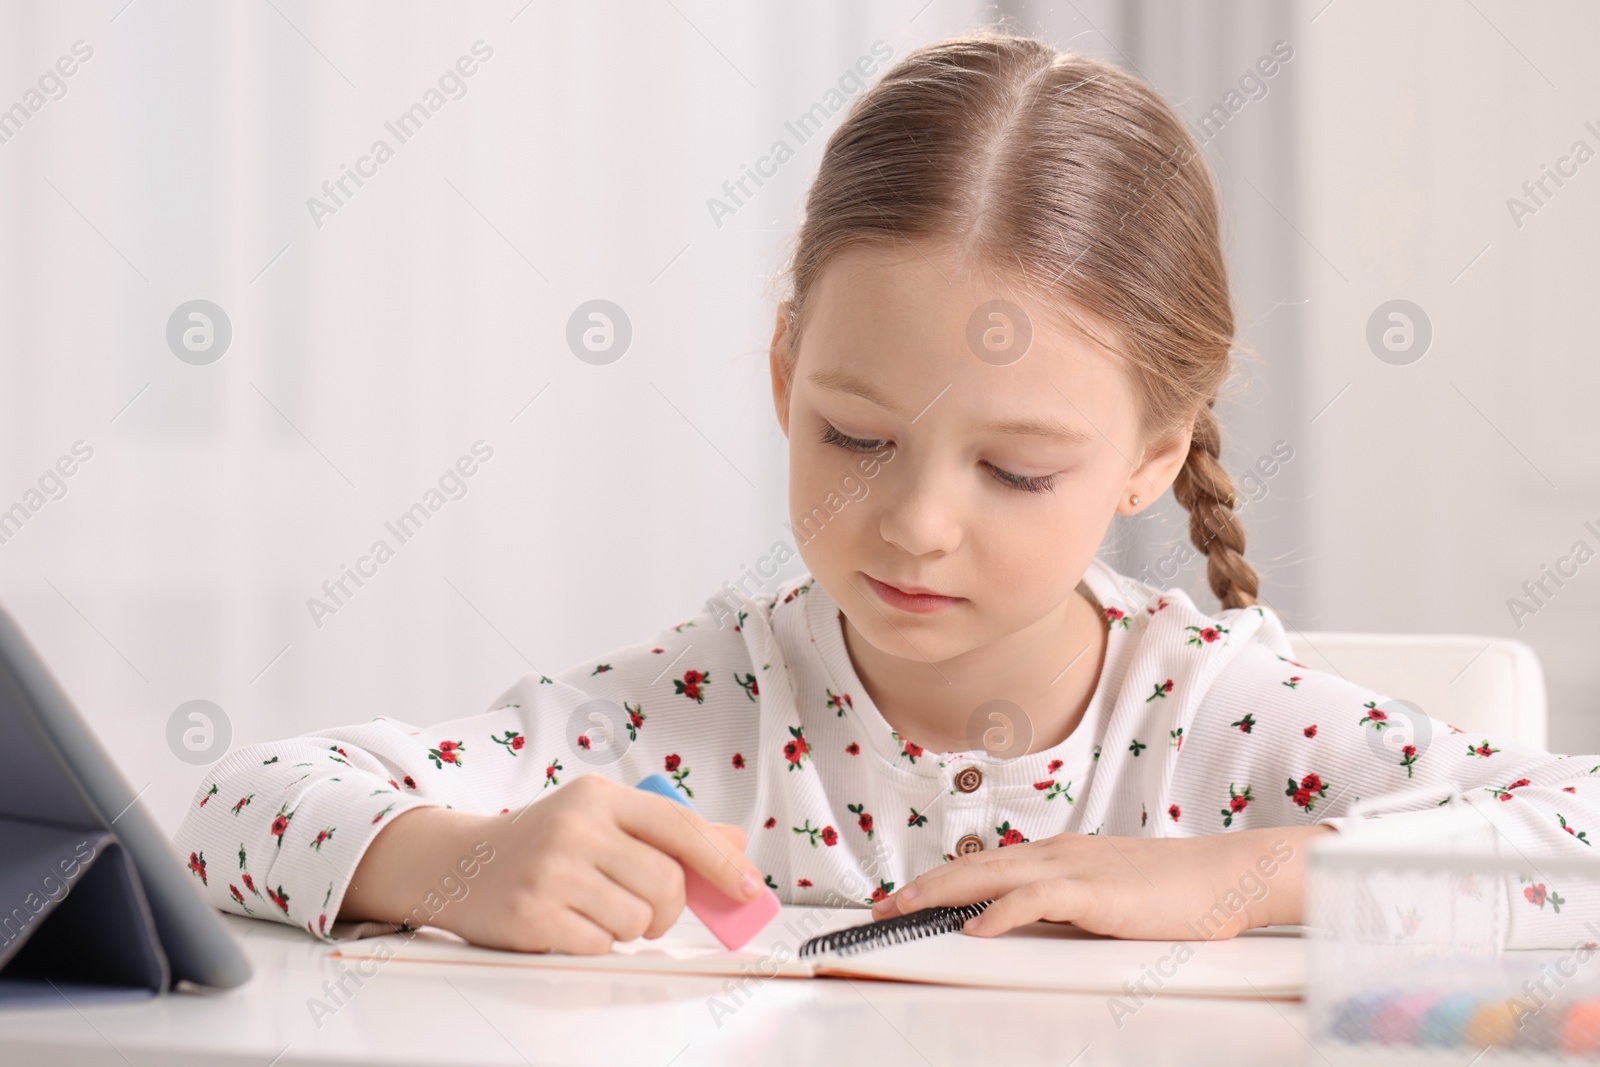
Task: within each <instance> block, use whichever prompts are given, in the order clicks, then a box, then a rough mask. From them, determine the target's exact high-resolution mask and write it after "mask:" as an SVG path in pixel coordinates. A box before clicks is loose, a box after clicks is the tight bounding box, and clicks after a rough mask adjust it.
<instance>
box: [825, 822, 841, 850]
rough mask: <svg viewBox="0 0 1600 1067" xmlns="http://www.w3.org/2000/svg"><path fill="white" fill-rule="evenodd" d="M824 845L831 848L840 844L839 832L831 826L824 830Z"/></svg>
mask: <svg viewBox="0 0 1600 1067" xmlns="http://www.w3.org/2000/svg"><path fill="white" fill-rule="evenodd" d="M822 843H823V844H824V845H830V846H831V845H837V844H838V843H839V831H837V830H835V829H834V828H833V827H831V826H824V827H823V828H822Z"/></svg>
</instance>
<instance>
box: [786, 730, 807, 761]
mask: <svg viewBox="0 0 1600 1067" xmlns="http://www.w3.org/2000/svg"><path fill="white" fill-rule="evenodd" d="M789 736H790V737H791V738H792V740H789V741H785V742H784V744H783V758H784V759H786V760H788V761H789V767H788V769H789V770H791V771H803V770H805V767H804V765H803V764H802V761H803V760H805V759H806V758H807V757H808V756H809V755H810V753H811V746H810V745H808V744H806V737H805V733H804V732H803V731H802V729H801V728H800V727H798V726H791V727H789Z"/></svg>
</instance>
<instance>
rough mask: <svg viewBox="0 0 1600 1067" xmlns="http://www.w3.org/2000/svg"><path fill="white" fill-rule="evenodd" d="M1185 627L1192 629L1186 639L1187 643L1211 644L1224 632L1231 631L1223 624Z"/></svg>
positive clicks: (1185, 642)
mask: <svg viewBox="0 0 1600 1067" xmlns="http://www.w3.org/2000/svg"><path fill="white" fill-rule="evenodd" d="M1184 629H1185V630H1188V631H1190V634H1189V636H1188V638H1187V639H1186V640H1185V641H1184V644H1186V645H1209V644H1211V643H1213V642H1214V641H1216V640H1217V639H1218V638H1219V637H1221V636H1222V635H1223V634H1225V633H1228V632H1230V631H1229V630H1227V629H1226V628H1225V627H1222V626H1185V627H1184Z"/></svg>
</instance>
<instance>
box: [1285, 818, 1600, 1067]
mask: <svg viewBox="0 0 1600 1067" xmlns="http://www.w3.org/2000/svg"><path fill="white" fill-rule="evenodd" d="M1424 795H1425V794H1424ZM1438 795H1439V794H1437V793H1435V794H1434V796H1438ZM1397 796H1398V795H1397ZM1395 799H1396V796H1391V797H1388V798H1376V799H1375V800H1373V801H1369V802H1368V803H1367V804H1364V805H1358V806H1357V809H1356V810H1355V811H1354V812H1353V814H1358V815H1359V814H1364V813H1366V812H1369V811H1370V810H1371V809H1372V808H1373V807H1376V806H1379V805H1380V804H1381V805H1382V806H1384V807H1390V806H1393V804H1394V802H1395ZM1493 804H1494V802H1493V801H1492V800H1491V801H1488V802H1485V801H1481V800H1478V799H1477V798H1472V799H1468V798H1464V797H1462V796H1460V795H1459V794H1457V793H1454V792H1451V793H1450V795H1449V796H1448V797H1447V798H1446V800H1445V801H1444V802H1443V810H1429V808H1431V807H1434V806H1436V805H1433V804H1425V805H1424V806H1423V808H1422V809H1421V810H1420V811H1417V812H1416V813H1415V814H1413V813H1411V812H1398V813H1395V814H1386V815H1384V816H1383V817H1381V818H1369V819H1363V820H1361V821H1360V822H1358V823H1356V824H1354V825H1353V826H1350V827H1348V828H1347V829H1346V830H1341V832H1340V833H1339V834H1338V835H1337V836H1334V835H1330V836H1329V838H1328V839H1327V840H1323V841H1319V842H1318V843H1317V844H1316V846H1314V847H1313V848H1311V849H1310V850H1308V852H1307V866H1306V882H1305V916H1306V926H1307V930H1306V935H1307V937H1308V939H1309V943H1308V959H1307V968H1308V971H1307V975H1308V978H1307V986H1306V1014H1307V1020H1308V1023H1309V1025H1310V1033H1308V1035H1307V1037H1308V1039H1309V1040H1310V1042H1311V1044H1312V1046H1313V1047H1314V1049H1315V1050H1316V1051H1315V1052H1314V1053H1312V1054H1310V1056H1309V1057H1308V1062H1322V1061H1323V1060H1326V1061H1327V1062H1329V1063H1332V1064H1380V1063H1382V1064H1388V1063H1402V1064H1419V1065H1420V1064H1431V1063H1435V1062H1437V1063H1439V1064H1453V1065H1456V1067H1466V1065H1467V1064H1468V1063H1471V1062H1477V1063H1481V1064H1482V1065H1484V1067H1488V1065H1490V1064H1515V1063H1528V1064H1558V1063H1580V1062H1582V1063H1593V1062H1600V856H1591V855H1582V854H1577V853H1574V852H1573V850H1572V849H1570V848H1569V849H1561V850H1554V851H1543V850H1530V849H1528V848H1527V847H1526V846H1525V845H1524V846H1519V845H1518V844H1517V843H1516V842H1515V841H1514V840H1513V836H1512V835H1510V834H1508V833H1507V832H1506V830H1507V827H1506V825H1505V824H1504V820H1503V816H1504V815H1505V814H1506V813H1505V812H1504V811H1502V810H1497V809H1496V808H1495V807H1494V806H1493ZM1319 1054H1320V1055H1319ZM1479 1056H1481V1057H1482V1058H1481V1059H1477V1060H1476V1061H1475V1057H1479Z"/></svg>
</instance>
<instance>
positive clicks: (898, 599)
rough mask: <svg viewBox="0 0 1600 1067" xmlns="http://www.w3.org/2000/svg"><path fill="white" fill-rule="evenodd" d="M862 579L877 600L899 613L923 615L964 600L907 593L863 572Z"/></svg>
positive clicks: (953, 597) (931, 594)
mask: <svg viewBox="0 0 1600 1067" xmlns="http://www.w3.org/2000/svg"><path fill="white" fill-rule="evenodd" d="M862 577H864V578H866V580H867V582H868V584H869V585H871V586H872V591H873V592H875V593H877V594H878V599H879V600H882V601H883V602H884V603H885V604H888V605H889V606H890V607H892V608H899V609H900V610H901V611H911V612H916V613H917V614H921V615H925V614H928V613H930V612H934V611H943V610H944V609H945V608H949V607H953V606H954V605H956V604H959V603H961V601H962V600H963V599H964V598H962V597H958V596H938V595H936V594H933V593H907V592H905V591H904V590H902V589H897V588H895V587H894V586H892V585H887V584H885V583H883V582H880V581H878V579H876V578H874V577H873V576H872V575H870V574H867V573H866V572H865V571H863V572H862Z"/></svg>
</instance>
